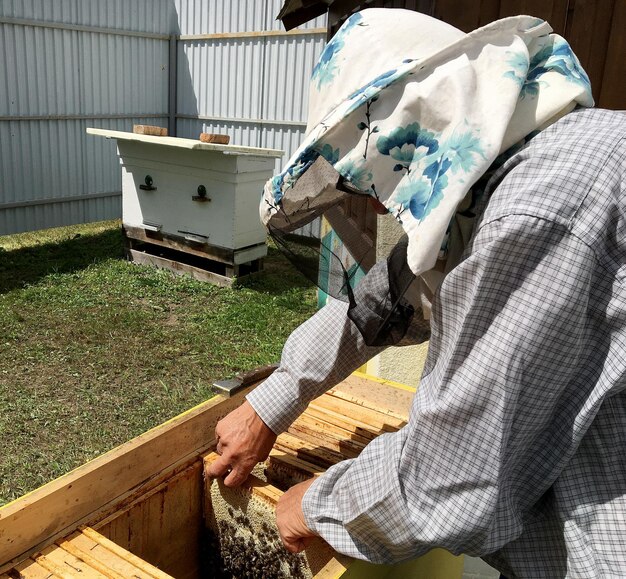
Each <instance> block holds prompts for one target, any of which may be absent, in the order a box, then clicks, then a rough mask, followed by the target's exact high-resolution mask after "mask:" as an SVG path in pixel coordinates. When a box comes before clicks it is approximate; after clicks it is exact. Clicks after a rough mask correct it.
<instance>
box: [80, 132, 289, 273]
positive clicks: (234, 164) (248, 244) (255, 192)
mask: <svg viewBox="0 0 626 579" xmlns="http://www.w3.org/2000/svg"><path fill="white" fill-rule="evenodd" d="M87 132H88V133H89V134H92V135H100V136H104V137H108V138H114V139H116V140H117V147H118V154H119V157H120V164H121V166H122V221H123V225H124V228H125V229H126V230H127V233H128V232H130V237H133V236H134V235H133V233H132V232H133V231H137V230H139V231H144V232H148V234H150V232H152V233H153V234H159V236H164V237H165V238H170V239H172V240H178V241H180V242H181V243H185V242H188V243H189V244H191V245H192V246H193V247H202V248H203V249H204V251H205V252H206V253H207V255H208V256H209V257H211V258H214V259H217V260H218V261H222V262H226V263H232V264H241V263H245V262H248V261H251V260H254V259H258V258H260V257H263V256H264V255H266V253H267V246H266V244H265V240H266V231H265V228H264V227H263V225H262V224H261V222H260V220H259V210H258V207H259V202H260V199H261V194H262V190H263V186H264V184H265V182H266V181H267V180H268V179H269V178H270V177H271V176H272V173H273V169H274V160H275V158H276V157H280V156H281V155H282V151H277V150H274V149H261V148H253V147H238V146H233V145H216V144H208V143H202V142H200V141H196V140H193V139H181V138H175V137H157V136H149V135H140V134H135V133H126V132H120V131H109V130H102V129H87Z"/></svg>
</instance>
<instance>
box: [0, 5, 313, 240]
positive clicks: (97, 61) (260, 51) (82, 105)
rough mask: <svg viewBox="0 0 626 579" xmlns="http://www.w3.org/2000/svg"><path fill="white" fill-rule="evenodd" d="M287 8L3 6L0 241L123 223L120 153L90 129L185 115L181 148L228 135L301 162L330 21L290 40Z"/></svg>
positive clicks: (179, 124)
mask: <svg viewBox="0 0 626 579" xmlns="http://www.w3.org/2000/svg"><path fill="white" fill-rule="evenodd" d="M281 4H282V3H281V0H232V1H229V2H223V1H217V0H0V51H1V52H2V58H0V235H2V234H9V233H15V232H19V231H27V230H34V229H40V228H44V227H54V226H59V225H66V224H70V223H77V222H88V221H94V220H101V219H110V218H116V217H119V216H120V213H121V203H120V189H121V179H120V170H119V165H118V162H117V158H116V155H115V143H113V142H109V141H104V140H103V139H101V138H96V137H91V136H88V135H86V134H85V129H86V128H87V127H88V126H95V127H102V128H110V129H116V130H132V125H133V124H134V123H145V124H153V125H160V126H168V116H169V114H170V113H171V114H172V115H174V113H176V134H177V135H178V136H185V137H193V138H197V137H198V135H199V134H200V133H201V132H220V133H227V134H229V135H230V136H231V142H232V143H233V144H241V145H251V146H259V147H270V148H276V149H282V150H284V151H285V152H286V153H285V154H286V156H288V155H290V154H291V153H292V152H293V151H294V150H295V148H296V147H297V146H298V144H299V143H300V141H301V140H302V137H303V134H304V128H305V124H306V114H307V107H308V104H307V96H308V78H309V76H310V73H311V71H312V69H313V66H314V65H315V62H316V61H317V58H318V55H319V53H320V52H321V50H322V49H323V46H324V44H325V17H324V18H323V19H318V20H316V21H313V22H311V23H308V24H307V25H306V30H304V31H303V32H299V33H296V34H290V35H287V34H285V33H284V31H283V29H282V25H281V24H280V22H278V21H276V20H275V17H276V15H277V14H278V12H279V10H280V8H281ZM170 35H177V36H178V37H179V38H178V41H177V49H178V51H177V55H178V56H177V71H176V80H177V82H176V87H175V91H174V93H173V95H170V93H169V88H168V82H169V79H170V66H169V55H170ZM172 78H173V75H172ZM170 100H171V101H172V103H171V105H174V101H176V103H177V105H176V110H173V109H171V110H170ZM170 128H172V127H170ZM281 164H282V161H277V164H276V166H277V168H278V167H280V166H281ZM316 229H317V226H314V227H313V229H311V228H309V230H311V231H312V230H316Z"/></svg>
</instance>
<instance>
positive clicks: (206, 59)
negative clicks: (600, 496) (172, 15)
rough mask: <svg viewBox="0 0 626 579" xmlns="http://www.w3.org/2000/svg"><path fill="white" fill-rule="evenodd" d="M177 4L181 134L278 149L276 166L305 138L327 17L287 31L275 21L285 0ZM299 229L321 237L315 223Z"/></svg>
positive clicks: (192, 0) (180, 0)
mask: <svg viewBox="0 0 626 579" xmlns="http://www.w3.org/2000/svg"><path fill="white" fill-rule="evenodd" d="M176 6H177V12H178V15H179V26H180V39H179V41H178V65H177V68H178V86H177V101H178V102H177V129H178V136H181V137H190V138H198V135H199V134H200V133H201V132H207V133H226V134H229V135H230V137H231V143H233V144H238V145H250V146H255V147H268V148H272V149H281V150H283V151H285V156H284V157H283V159H280V160H277V161H276V170H278V169H279V168H280V167H281V166H282V164H283V163H284V161H286V160H287V158H288V157H289V156H291V154H292V153H293V152H294V151H295V149H296V148H297V147H298V145H299V144H300V142H301V141H302V139H303V137H304V130H305V127H306V118H307V111H308V89H309V77H310V75H311V72H312V70H313V67H314V66H315V63H316V62H317V59H318V57H319V54H320V53H321V51H322V50H323V48H324V46H325V43H326V17H325V16H324V17H322V18H318V19H316V20H313V21H311V22H309V23H307V24H306V25H305V26H303V27H302V28H301V29H300V30H299V31H296V33H295V34H286V33H284V29H283V27H282V24H281V23H280V22H279V21H277V20H275V18H276V15H277V14H278V12H279V11H280V8H281V6H282V0H256V1H254V0H232V1H231V2H207V1H206V0H176ZM186 71H188V73H186ZM301 233H303V234H305V235H313V236H318V235H319V223H318V222H316V223H314V224H311V225H309V226H307V227H306V228H304V229H303V230H302V231H301Z"/></svg>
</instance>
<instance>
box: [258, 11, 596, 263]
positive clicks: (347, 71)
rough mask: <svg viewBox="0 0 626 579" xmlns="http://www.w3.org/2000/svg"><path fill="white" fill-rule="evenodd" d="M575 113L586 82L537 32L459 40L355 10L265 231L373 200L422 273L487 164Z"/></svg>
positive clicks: (326, 64)
mask: <svg viewBox="0 0 626 579" xmlns="http://www.w3.org/2000/svg"><path fill="white" fill-rule="evenodd" d="M577 105H582V106H593V99H592V96H591V88H590V85H589V79H588V77H587V75H586V73H585V71H584V70H583V69H582V67H581V66H580V63H579V62H578V59H577V58H576V56H575V55H574V53H573V52H572V50H571V49H570V46H569V44H568V43H567V42H566V41H565V40H564V39H563V38H562V37H560V36H558V35H556V34H552V29H551V28H550V26H549V25H548V24H547V23H546V22H544V21H543V20H540V19H537V18H533V17H530V16H516V17H511V18H505V19H503V20H499V21H496V22H493V23H491V24H489V25H487V26H484V27H482V28H480V29H478V30H475V31H474V32H472V33H470V34H465V33H463V32H461V31H460V30H457V29H455V28H453V27H452V26H449V25H447V24H445V23H443V22H441V21H438V20H436V19H434V18H431V17H429V16H426V15H424V14H420V13H418V12H413V11H408V10H398V9H378V8H373V9H368V10H363V11H361V12H358V13H356V14H354V15H352V16H351V17H350V18H349V19H348V20H347V21H346V22H345V24H344V25H343V26H342V27H341V29H340V30H339V31H338V32H337V34H336V35H335V37H334V38H333V39H332V40H331V41H330V42H329V44H328V45H327V46H326V48H325V50H324V51H323V53H322V55H321V57H320V60H319V62H318V64H317V66H316V67H315V69H314V71H313V75H312V78H311V86H310V110H309V122H308V127H307V135H306V137H305V139H304V142H303V143H302V145H301V146H300V148H299V149H298V150H297V152H296V153H295V154H294V155H293V157H292V158H291V159H290V160H289V162H288V163H287V165H286V166H285V168H284V169H283V171H282V172H281V173H280V174H278V175H276V176H275V177H274V178H273V179H271V180H270V181H268V183H267V184H266V186H265V190H264V194H263V199H262V202H261V206H260V213H261V219H262V221H263V222H264V223H265V224H266V225H267V226H268V228H269V229H270V231H271V230H272V229H275V230H279V231H281V232H289V231H293V230H295V229H296V228H298V227H301V226H302V225H304V224H305V223H306V222H308V221H311V220H312V219H314V218H315V217H317V216H319V215H321V214H322V213H324V212H325V211H327V210H328V209H329V208H331V207H333V206H334V205H336V204H337V203H338V202H340V201H341V200H342V199H344V198H345V197H346V196H348V195H350V194H360V195H368V196H371V197H373V198H375V199H376V200H378V201H379V202H380V203H382V205H383V206H384V210H386V211H387V212H388V214H389V215H390V216H392V217H393V218H395V219H396V220H397V221H398V222H399V223H400V224H401V225H402V227H403V228H404V231H405V233H406V235H407V238H408V246H407V262H408V265H409V267H410V270H411V271H412V272H413V274H415V275H420V274H423V273H424V272H426V271H428V270H430V269H431V268H433V266H434V265H435V262H436V260H437V258H438V257H441V256H442V255H443V256H445V253H446V251H447V250H448V249H449V247H448V242H449V240H448V237H447V232H448V228H449V224H450V223H451V220H452V218H453V216H454V215H455V212H456V211H457V210H458V208H459V206H460V205H461V204H462V203H463V202H464V199H466V196H467V195H468V192H469V191H470V188H471V187H472V185H473V184H474V183H476V181H477V180H478V179H480V177H481V176H483V175H484V174H485V172H486V171H487V169H488V168H489V167H490V166H491V165H492V163H493V162H494V160H496V158H497V157H498V156H499V155H500V154H501V153H503V152H505V151H507V150H509V149H510V148H511V147H512V146H513V145H514V144H516V143H518V142H520V141H523V139H524V138H526V137H528V136H529V135H532V134H533V133H534V132H535V131H537V130H540V129H542V128H543V127H545V126H547V125H548V124H551V123H552V122H554V121H555V120H557V119H558V118H560V117H561V116H562V115H564V114H566V113H567V112H569V111H571V110H572V109H573V108H575V107H576V106H577ZM309 170H311V171H310V172H309ZM307 174H308V175H307ZM301 180H302V181H301ZM299 181H301V182H300V185H298V183H299Z"/></svg>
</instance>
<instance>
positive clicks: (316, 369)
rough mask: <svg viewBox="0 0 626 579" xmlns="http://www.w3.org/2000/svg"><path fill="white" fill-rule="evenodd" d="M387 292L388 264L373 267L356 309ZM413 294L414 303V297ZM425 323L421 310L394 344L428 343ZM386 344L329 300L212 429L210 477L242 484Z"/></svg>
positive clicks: (342, 306) (358, 291)
mask: <svg viewBox="0 0 626 579" xmlns="http://www.w3.org/2000/svg"><path fill="white" fill-rule="evenodd" d="M388 293H389V270H388V263H387V261H386V260H384V261H381V262H379V263H377V264H376V265H375V266H374V267H372V269H371V270H370V271H369V272H368V274H367V275H366V276H365V277H364V278H363V279H362V280H361V282H360V283H359V285H358V286H357V288H356V289H355V299H356V301H357V303H358V304H360V307H361V308H362V307H365V306H367V305H368V304H369V305H371V309H372V312H371V315H372V316H374V317H376V316H378V317H384V316H385V312H381V311H378V312H377V311H375V310H376V305H375V304H382V303H385V300H384V299H383V298H384V297H385V296H387V295H388ZM410 295H411V299H412V301H415V300H416V299H417V297H418V294H417V292H415V291H414V292H413V293H412V294H410ZM428 337H429V325H428V322H425V321H424V319H423V317H422V316H421V310H420V309H419V307H417V311H416V313H415V315H414V316H413V321H412V323H411V324H410V325H409V328H408V330H407V332H406V334H405V335H404V337H403V338H402V339H401V340H400V341H399V342H398V343H397V344H396V345H409V344H414V343H419V342H423V341H425V340H427V339H428ZM385 347H386V346H368V345H366V343H365V340H364V339H363V337H362V335H361V333H360V332H359V330H358V329H357V327H356V325H355V324H354V322H352V320H351V319H350V318H349V317H348V304H347V303H345V302H341V301H338V300H332V301H331V302H330V303H328V304H327V305H326V306H324V307H323V308H322V309H321V310H319V311H318V312H317V313H316V314H315V315H313V316H312V317H311V318H310V319H309V320H307V321H306V322H304V323H303V324H302V325H300V326H299V327H298V328H296V330H294V332H293V333H292V334H291V335H290V336H289V338H288V339H287V342H286V343H285V347H284V349H283V353H282V357H281V361H280V366H279V367H278V368H277V369H276V371H275V372H274V373H273V374H272V375H271V376H270V377H269V378H268V379H267V380H266V381H265V382H264V383H263V384H261V385H260V386H258V387H257V388H256V389H255V390H253V391H252V392H251V393H250V394H248V396H247V400H246V402H245V403H244V404H243V405H242V406H241V407H240V408H238V409H237V410H235V411H233V412H232V413H231V414H229V415H228V416H226V417H225V418H224V419H223V420H221V421H220V422H219V423H218V425H217V427H216V429H215V433H216V437H217V439H218V449H217V450H218V452H219V453H220V454H221V459H219V460H217V461H215V462H214V463H213V465H212V467H211V468H210V471H209V474H210V475H211V476H222V475H224V474H226V473H227V472H228V471H230V473H229V474H228V475H227V476H226V478H225V479H224V482H225V484H226V485H228V486H237V485H239V484H241V483H242V482H243V481H244V480H245V479H246V477H247V476H248V474H249V473H250V471H251V470H252V468H253V467H254V465H255V464H256V463H257V462H259V461H262V460H265V458H267V456H268V454H269V451H270V449H271V448H272V445H273V444H274V441H275V440H276V436H277V435H278V434H280V433H282V432H284V431H286V430H287V428H289V426H290V425H291V423H292V422H293V421H294V420H295V419H296V418H297V417H298V416H299V415H300V414H301V413H302V412H303V411H304V410H305V409H306V407H307V405H308V404H309V402H310V401H311V400H313V399H314V398H317V397H318V396H320V395H321V394H323V393H324V392H325V391H326V390H328V389H329V388H332V387H333V386H335V385H336V384H338V383H339V382H341V381H342V380H344V379H345V378H346V377H348V376H349V375H350V374H351V373H352V372H354V371H355V370H356V369H357V368H359V367H360V366H362V365H363V364H364V363H365V362H367V361H368V360H369V359H370V358H372V357H373V356H375V355H376V354H378V353H380V352H381V351H382V350H384V349H385Z"/></svg>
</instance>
